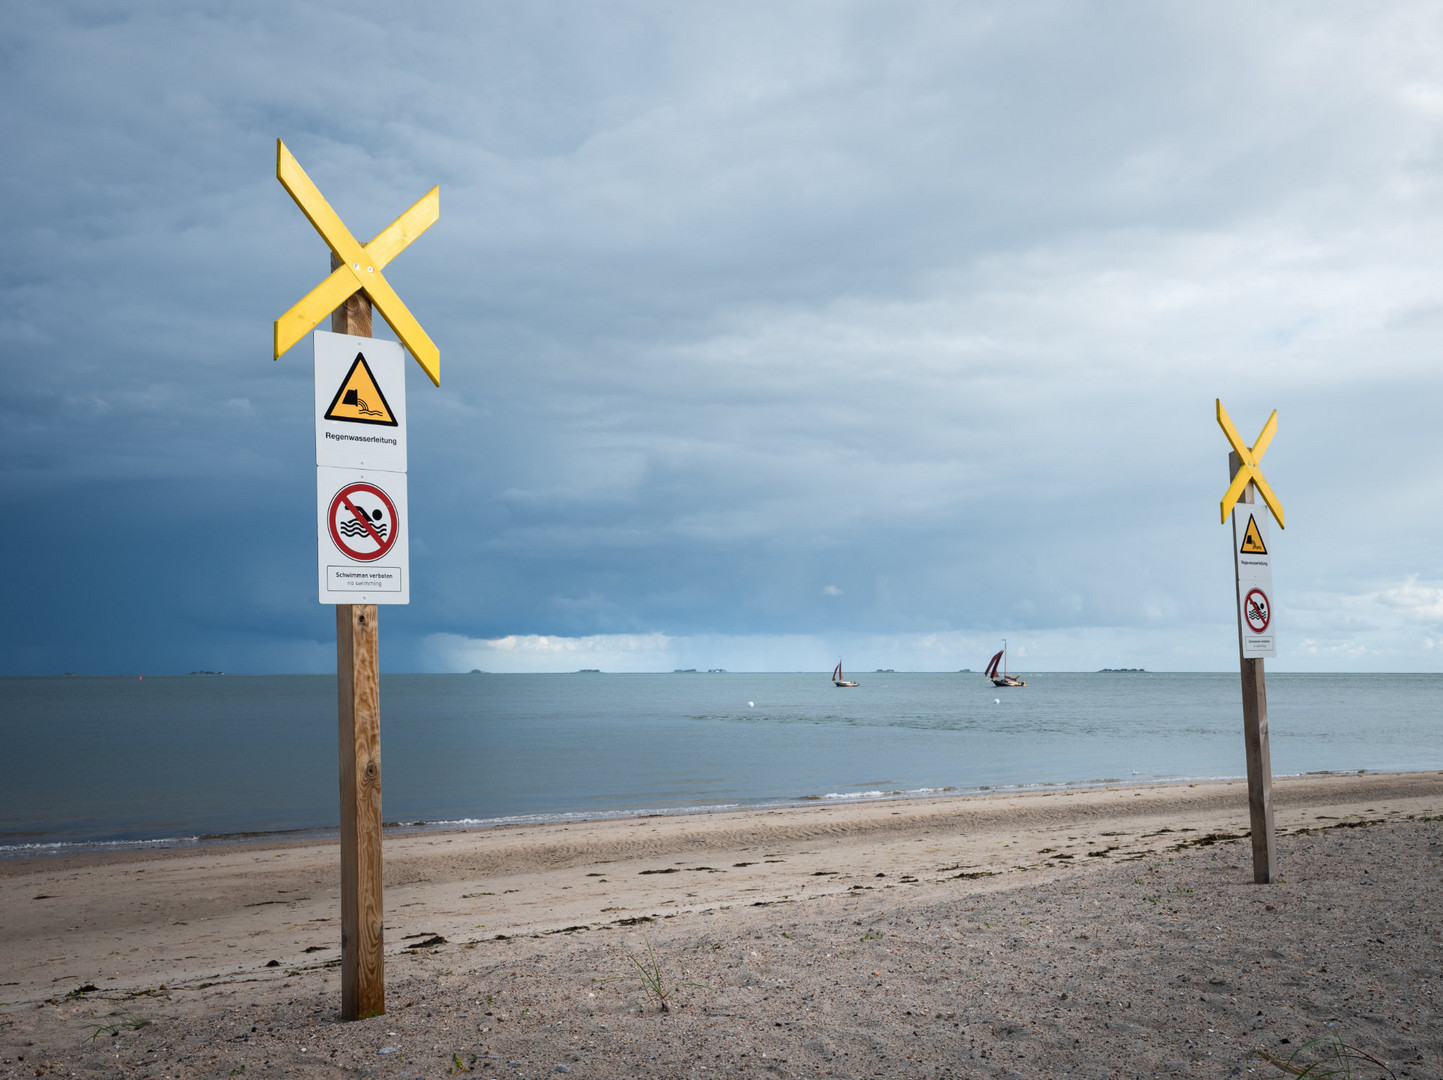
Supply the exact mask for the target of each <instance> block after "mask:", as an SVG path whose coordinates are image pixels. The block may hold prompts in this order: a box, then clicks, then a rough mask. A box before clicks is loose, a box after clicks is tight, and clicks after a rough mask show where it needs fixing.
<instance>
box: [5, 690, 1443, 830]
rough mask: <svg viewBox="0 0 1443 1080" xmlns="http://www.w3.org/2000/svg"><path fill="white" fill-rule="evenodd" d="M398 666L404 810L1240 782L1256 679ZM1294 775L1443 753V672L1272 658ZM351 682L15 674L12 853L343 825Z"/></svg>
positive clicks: (525, 813) (430, 819) (397, 731)
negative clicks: (339, 701)
mask: <svg viewBox="0 0 1443 1080" xmlns="http://www.w3.org/2000/svg"><path fill="white" fill-rule="evenodd" d="M860 679H861V683H862V685H861V686H859V687H857V688H855V689H847V690H839V689H836V688H834V687H833V686H832V685H831V683H830V681H828V679H827V678H826V677H825V676H823V675H817V674H800V675H799V674H766V675H744V674H715V675H711V674H696V675H680V674H678V675H591V674H572V675H479V674H478V675H387V676H383V677H382V680H381V745H382V752H383V762H384V777H385V787H384V796H383V798H384V814H385V817H386V819H387V820H388V821H399V822H409V823H414V822H426V823H430V824H432V825H440V824H456V823H465V824H474V825H485V824H498V823H503V822H514V821H527V820H548V819H549V820H556V819H564V818H566V817H570V816H582V817H599V816H609V815H629V814H636V813H652V812H663V813H666V812H683V811H695V810H710V809H721V808H730V807H737V806H765V805H794V804H799V803H802V802H807V801H812V800H817V799H823V800H843V799H866V798H886V797H895V796H897V795H901V794H909V795H915V794H930V793H941V792H951V791H958V792H967V791H976V790H979V789H983V788H1001V787H1030V786H1037V785H1052V784H1059V785H1060V784H1088V783H1097V782H1100V781H1112V780H1121V781H1128V782H1131V781H1153V780H1172V779H1182V778H1189V779H1197V778H1216V777H1233V776H1239V775H1242V774H1243V773H1244V771H1245V764H1244V759H1243V744H1242V734H1241V729H1242V720H1241V695H1240V691H1239V686H1238V677H1237V675H1236V674H1101V673H1099V674H1051V675H1049V674H1038V675H1029V676H1028V685H1027V686H1026V688H1025V689H1019V690H997V689H995V688H994V687H992V686H991V684H990V683H988V682H987V681H986V680H984V679H983V678H982V676H980V675H975V674H881V673H878V674H864V675H862V676H861V677H860ZM1268 707H1269V716H1270V727H1271V734H1272V754H1273V771H1274V775H1279V776H1282V775H1287V774H1295V773H1307V772H1320V771H1351V770H1358V769H1367V770H1370V771H1371V770H1408V769H1438V768H1443V722H1440V713H1443V676H1438V675H1286V674H1270V675H1269V676H1268ZM336 747H337V741H336V689H335V679H334V678H333V677H328V676H307V675H296V676H230V675H226V676H176V677H156V676H152V677H149V678H146V679H144V680H137V679H134V678H74V677H71V678H24V679H17V678H7V679H0V856H4V855H16V854H21V853H34V852H35V851H36V850H37V845H41V846H44V847H42V850H64V849H66V848H68V847H69V846H70V845H73V844H85V845H90V844H96V843H137V842H153V841H164V842H174V841H175V840H178V839H179V840H190V839H194V838H199V837H215V836H229V835H235V834H241V833H256V832H262V833H264V832H281V831H287V830H301V831H327V830H333V829H335V827H336V826H337V822H338V812H337V803H338V795H337V765H336V760H337V749H336Z"/></svg>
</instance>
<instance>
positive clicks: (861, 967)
mask: <svg viewBox="0 0 1443 1080" xmlns="http://www.w3.org/2000/svg"><path fill="white" fill-rule="evenodd" d="M1275 807H1276V819H1277V826H1278V834H1279V846H1280V853H1281V858H1280V876H1281V880H1280V881H1278V882H1276V883H1274V884H1272V885H1269V886H1255V885H1253V884H1252V883H1251V869H1250V867H1251V855H1250V845H1249V841H1248V840H1247V839H1246V830H1247V812H1246V789H1245V785H1244V784H1242V783H1241V782H1231V783H1210V784H1197V785H1188V784H1179V785H1160V786H1148V787H1136V788H1130V787H1111V788H1106V789H1097V790H1088V791H1075V792H1064V791H1052V792H1033V793H1026V794H1015V793H1008V794H987V795H981V796H970V797H958V798H947V799H931V800H920V801H913V802H890V803H889V802H883V803H867V804H860V805H850V806H832V807H822V806H818V807H814V808H813V807H809V808H804V809H796V810H784V811H743V812H737V813H726V814H713V815H699V816H691V817H661V818H640V819H634V820H626V821H606V822H595V823H569V824H564V825H549V826H525V827H514V828H504V829H493V830H482V831H472V832H458V833H444V834H443V833H429V834H412V835H405V836H388V837H387V839H386V844H385V866H386V892H385V903H386V942H387V945H386V951H387V995H388V999H387V1000H388V1009H387V1014H386V1015H385V1016H381V1017H376V1018H372V1019H369V1020H365V1021H361V1022H358V1023H353V1024H341V1023H339V1022H337V1008H338V1002H339V970H338V968H337V967H336V963H337V958H338V957H339V942H338V935H339V931H338V929H337V927H338V914H339V886H338V881H339V872H338V868H337V858H338V855H337V849H336V846H335V845H334V844H326V843H316V844H287V845H274V844H255V845H230V846H214V847H205V848H191V849H187V850H182V851H177V852H149V853H145V854H143V855H124V856H120V855H115V854H112V855H109V856H95V857H88V858H69V859H66V860H64V861H55V860H45V859H33V860H24V861H19V860H13V861H10V862H4V863H0V911H3V912H4V915H3V920H0V1002H4V1004H3V1005H0V1074H3V1075H16V1076H33V1075H39V1074H44V1073H46V1072H60V1073H62V1074H67V1073H72V1074H75V1075H81V1076H89V1075H96V1076H126V1077H139V1076H155V1077H161V1076H166V1077H175V1076H186V1077H189V1076H230V1075H241V1073H240V1071H239V1070H241V1069H244V1071H245V1074H247V1075H249V1074H251V1073H253V1072H266V1071H268V1070H269V1071H270V1072H271V1073H272V1074H275V1073H277V1072H287V1073H289V1072H301V1073H306V1074H315V1075H343V1074H346V1075H349V1074H351V1073H361V1074H365V1075H377V1076H396V1077H417V1076H423V1077H433V1076H441V1075H445V1074H447V1072H448V1070H449V1072H450V1073H451V1074H452V1075H458V1074H459V1073H461V1072H467V1071H469V1072H476V1073H477V1074H479V1075H489V1074H495V1075H505V1076H540V1075H542V1074H546V1075H554V1074H557V1073H561V1072H571V1073H575V1074H577V1075H584V1076H595V1077H610V1076H622V1075H626V1076H636V1075H645V1076H697V1077H714V1076H793V1075H795V1076H802V1075H806V1076H846V1077H860V1076H1044V1075H1046V1076H1069V1075H1075V1076H1099V1077H1102V1076H1109V1077H1110V1076H1115V1075H1121V1076H1153V1075H1199V1076H1227V1075H1249V1070H1256V1072H1254V1073H1253V1074H1252V1075H1267V1074H1271V1075H1274V1076H1279V1077H1281V1076H1285V1075H1287V1074H1286V1073H1284V1072H1282V1071H1280V1070H1278V1069H1277V1068H1276V1067H1275V1066H1273V1065H1270V1064H1269V1063H1268V1061H1266V1060H1265V1059H1263V1058H1262V1057H1260V1056H1258V1055H1257V1053H1256V1050H1257V1049H1258V1048H1262V1049H1264V1050H1265V1051H1267V1052H1268V1053H1271V1054H1273V1055H1274V1056H1275V1057H1279V1058H1281V1059H1286V1058H1287V1057H1288V1055H1289V1054H1292V1053H1294V1052H1296V1051H1297V1050H1298V1049H1299V1048H1300V1047H1301V1046H1302V1045H1303V1043H1304V1042H1305V1041H1306V1040H1308V1039H1311V1038H1317V1037H1341V1038H1342V1039H1344V1040H1345V1041H1346V1042H1347V1043H1349V1044H1351V1045H1354V1046H1357V1047H1359V1048H1361V1049H1362V1050H1364V1051H1367V1052H1368V1053H1370V1054H1372V1055H1373V1056H1375V1057H1378V1058H1380V1059H1382V1060H1384V1061H1386V1062H1387V1064H1388V1065H1389V1066H1390V1067H1391V1068H1392V1069H1393V1070H1394V1071H1395V1072H1396V1073H1397V1075H1399V1076H1404V1075H1407V1076H1418V1077H1439V1076H1443V1023H1440V1018H1439V1015H1438V1009H1437V1006H1436V1003H1435V1002H1436V996H1435V990H1436V985H1435V984H1436V983H1437V981H1438V980H1439V978H1440V972H1443V941H1440V938H1443V934H1440V932H1439V927H1440V926H1443V911H1440V906H1443V899H1440V898H1443V773H1418V774H1401V775H1359V776H1327V777H1308V778H1296V779H1287V780H1280V781H1278V782H1276V784H1275ZM437 938H440V939H443V940H441V941H439V942H435V940H434V939H437ZM428 942H434V943H431V944H427V943H428ZM649 949H650V950H651V954H652V955H654V956H655V960H656V963H657V965H658V967H659V972H660V984H661V989H662V990H663V992H664V993H665V994H666V997H667V1004H668V1009H667V1010H666V1011H665V1012H663V1011H662V1010H661V1009H660V1007H659V1006H660V1003H659V1002H658V1000H657V998H656V996H655V994H651V993H648V989H647V987H646V985H645V982H644V980H643V978H642V976H641V974H640V973H639V972H638V970H637V968H636V967H635V966H634V964H633V963H632V961H631V960H630V959H629V958H628V955H627V954H628V952H630V953H631V954H632V955H633V956H638V957H640V958H641V959H642V960H643V961H644V962H646V963H648V964H649V963H650V959H649V955H648V950H649ZM85 987H92V988H93V989H83V988H85ZM37 1070H40V1072H39V1073H37ZM1234 1070H1236V1071H1234ZM1355 1075H1370V1074H1369V1073H1367V1072H1362V1071H1357V1072H1355Z"/></svg>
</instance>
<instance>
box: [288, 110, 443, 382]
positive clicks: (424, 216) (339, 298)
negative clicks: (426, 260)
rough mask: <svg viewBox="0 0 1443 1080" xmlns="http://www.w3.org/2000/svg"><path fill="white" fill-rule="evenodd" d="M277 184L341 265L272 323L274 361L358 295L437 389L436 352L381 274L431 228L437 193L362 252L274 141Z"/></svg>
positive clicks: (438, 367) (438, 206)
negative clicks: (358, 293)
mask: <svg viewBox="0 0 1443 1080" xmlns="http://www.w3.org/2000/svg"><path fill="white" fill-rule="evenodd" d="M276 179H277V180H279V181H280V182H281V184H282V186H283V187H285V189H286V190H287V191H289V192H290V193H291V198H293V199H295V200H296V205H297V206H299V207H300V208H301V213H303V214H305V215H306V217H307V218H308V219H310V222H311V224H312V225H314V226H315V227H316V232H318V233H320V234H321V239H322V240H324V241H325V242H326V244H327V246H329V247H330V249H331V251H333V252H334V253H335V255H336V258H337V259H339V260H340V265H339V266H337V267H336V268H335V269H334V270H332V271H331V276H330V277H328V278H326V280H325V281H323V282H321V283H320V284H319V285H317V286H316V287H315V288H314V289H312V290H311V291H310V292H308V293H307V294H306V295H305V297H304V298H303V299H302V300H301V302H300V303H299V304H297V305H296V306H295V307H293V308H291V310H290V311H288V312H286V313H285V314H284V315H282V316H281V317H280V318H279V319H277V320H276V359H277V360H279V359H280V358H281V354H282V353H283V352H285V351H286V350H287V349H289V348H290V347H291V346H292V345H294V344H295V343H296V342H298V341H300V340H301V338H303V337H305V336H306V335H307V334H309V333H310V332H311V331H312V330H313V329H315V327H316V324H317V323H319V322H320V321H321V320H322V319H324V318H325V317H326V316H327V315H329V314H330V313H331V312H333V311H335V310H336V308H338V307H340V306H341V305H342V304H344V303H345V302H346V301H347V300H349V299H350V298H351V297H352V296H354V295H355V294H356V292H357V291H360V292H363V293H365V294H366V296H367V297H368V298H369V299H370V301H371V303H372V304H374V305H375V306H376V310H378V311H379V312H380V313H381V316H382V318H384V319H385V320H386V322H387V323H388V324H389V325H390V327H391V329H392V330H394V331H395V332H396V336H397V337H398V338H400V339H401V344H402V345H404V346H406V348H407V350H409V352H410V353H411V355H412V356H414V357H415V358H416V362H417V363H419V364H420V365H421V369H422V370H423V371H425V372H426V374H427V375H429V376H430V377H431V381H432V382H433V383H435V384H436V385H437V386H440V385H441V353H440V350H438V349H437V348H436V345H435V343H434V342H433V341H432V340H431V339H430V338H429V337H427V336H426V331H424V330H422V329H421V324H420V323H418V322H417V321H416V320H415V318H414V317H413V316H412V315H411V313H410V312H409V311H408V310H406V305H405V304H403V303H402V302H401V298H400V297H399V296H397V295H396V290H394V289H393V288H391V286H390V283H389V282H387V281H386V279H385V277H383V276H382V274H381V271H382V269H384V268H385V266H386V264H387V263H388V262H390V261H391V260H392V259H394V258H395V257H396V256H397V255H399V254H400V253H401V252H402V251H403V250H404V249H405V247H406V245H407V244H409V243H410V242H411V241H412V240H414V239H416V237H418V236H420V235H421V234H422V233H423V232H425V231H426V230H427V229H429V228H430V227H431V226H432V225H434V224H435V223H436V219H437V218H438V217H440V216H441V189H440V188H438V187H433V188H432V189H431V190H430V191H428V192H427V193H426V194H425V195H423V196H421V198H420V200H419V201H418V202H417V203H416V205H415V206H413V207H411V209H409V210H407V211H406V212H405V213H404V214H402V215H401V216H400V217H398V218H397V219H396V220H395V221H393V222H391V224H389V225H387V226H386V227H385V228H384V229H382V230H381V232H380V233H379V234H378V235H377V236H376V238H375V239H374V240H372V241H371V242H370V243H369V244H367V245H366V246H365V247H362V246H361V245H360V244H359V243H357V242H356V238H355V237H354V236H352V235H351V231H350V230H349V229H347V228H346V226H345V223H344V222H342V221H341V219H340V217H339V216H338V215H337V214H336V212H335V211H334V210H332V209H331V206H330V203H328V202H326V199H325V196H323V195H322V194H321V193H320V191H319V189H317V187H316V185H315V184H313V183H311V178H310V177H309V176H307V175H306V171H305V170H304V169H302V168H301V166H300V164H299V163H298V162H297V161H296V159H295V158H294V157H292V156H291V152H290V151H289V150H287V149H286V144H285V143H283V142H281V141H280V140H279V139H277V140H276Z"/></svg>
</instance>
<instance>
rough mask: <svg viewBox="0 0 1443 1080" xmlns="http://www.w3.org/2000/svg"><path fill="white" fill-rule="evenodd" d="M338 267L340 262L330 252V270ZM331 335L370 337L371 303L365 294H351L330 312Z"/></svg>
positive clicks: (333, 253) (334, 254)
mask: <svg viewBox="0 0 1443 1080" xmlns="http://www.w3.org/2000/svg"><path fill="white" fill-rule="evenodd" d="M340 265H341V260H340V259H339V258H338V257H337V256H336V253H335V252H334V251H333V252H331V269H332V270H334V269H336V267H338V266H340ZM331 333H333V334H354V335H355V336H356V337H370V336H371V301H370V300H368V299H366V294H365V293H362V292H356V293H352V294H351V298H350V299H349V300H347V301H346V302H345V303H344V304H342V305H341V306H340V307H338V308H336V310H335V311H333V312H331Z"/></svg>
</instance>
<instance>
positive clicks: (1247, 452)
mask: <svg viewBox="0 0 1443 1080" xmlns="http://www.w3.org/2000/svg"><path fill="white" fill-rule="evenodd" d="M1218 426H1219V427H1221V428H1222V429H1223V434H1224V435H1226V436H1227V437H1228V442H1230V443H1232V446H1233V450H1234V452H1236V453H1237V455H1238V461H1239V462H1241V464H1240V465H1239V467H1238V471H1237V474H1236V475H1235V476H1234V477H1233V482H1232V483H1231V484H1229V485H1228V490H1227V493H1226V494H1224V495H1223V501H1222V512H1223V521H1224V522H1225V523H1226V521H1227V520H1228V511H1229V510H1231V509H1232V508H1233V504H1234V503H1236V502H1237V501H1238V498H1239V497H1240V496H1241V495H1242V493H1243V491H1244V490H1246V489H1247V486H1248V481H1249V480H1251V481H1252V482H1253V483H1254V484H1255V485H1257V489H1258V494H1259V495H1261V496H1262V497H1263V502H1265V503H1267V504H1268V509H1269V510H1271V511H1272V512H1273V517H1275V518H1277V519H1278V528H1280V529H1282V528H1286V526H1285V525H1284V524H1283V504H1282V503H1280V502H1278V497H1277V496H1276V495H1274V494H1273V489H1272V488H1270V487H1268V482H1267V481H1266V480H1264V479H1263V471H1262V470H1261V469H1259V468H1258V462H1259V461H1260V460H1261V459H1262V456H1263V454H1265V453H1267V449H1268V444H1269V443H1270V442H1272V441H1273V436H1274V435H1276V434H1277V431H1278V410H1277V409H1274V410H1273V415H1272V416H1270V417H1268V422H1267V423H1266V424H1264V425H1263V430H1262V431H1261V432H1259V433H1258V441H1257V442H1255V443H1253V445H1252V446H1247V445H1245V444H1244V443H1243V437H1242V436H1241V435H1239V434H1238V429H1237V428H1235V427H1233V422H1232V419H1231V418H1230V417H1229V416H1228V413H1227V410H1226V409H1224V408H1223V403H1222V400H1221V399H1219V400H1218Z"/></svg>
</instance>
